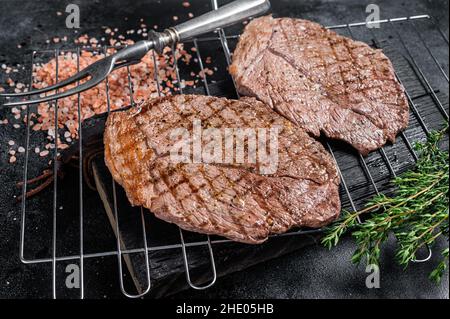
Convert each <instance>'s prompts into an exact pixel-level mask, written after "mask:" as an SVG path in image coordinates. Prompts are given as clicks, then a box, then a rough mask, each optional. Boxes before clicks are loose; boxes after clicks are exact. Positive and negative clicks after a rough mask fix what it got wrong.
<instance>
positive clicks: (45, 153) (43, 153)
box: [39, 150, 50, 157]
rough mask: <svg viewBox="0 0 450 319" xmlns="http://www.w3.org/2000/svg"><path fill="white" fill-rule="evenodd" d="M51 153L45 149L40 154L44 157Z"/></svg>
mask: <svg viewBox="0 0 450 319" xmlns="http://www.w3.org/2000/svg"><path fill="white" fill-rule="evenodd" d="M49 153H50V152H49V151H47V150H45V151H42V152H40V153H39V156H41V157H44V156H47V155H48V154H49Z"/></svg>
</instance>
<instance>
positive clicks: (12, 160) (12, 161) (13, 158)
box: [9, 155, 17, 163]
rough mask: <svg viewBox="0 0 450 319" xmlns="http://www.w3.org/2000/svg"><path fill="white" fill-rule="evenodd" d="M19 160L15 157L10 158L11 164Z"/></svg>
mask: <svg viewBox="0 0 450 319" xmlns="http://www.w3.org/2000/svg"><path fill="white" fill-rule="evenodd" d="M16 160H17V158H16V157H15V156H14V155H13V156H11V157H10V158H9V162H10V163H14V162H15V161H16Z"/></svg>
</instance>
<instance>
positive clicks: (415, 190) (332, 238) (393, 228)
mask: <svg viewBox="0 0 450 319" xmlns="http://www.w3.org/2000/svg"><path fill="white" fill-rule="evenodd" d="M445 134H448V123H447V124H446V126H445V128H444V129H442V130H441V131H437V132H432V133H431V134H430V135H429V137H428V139H427V141H426V142H424V143H418V144H417V145H416V149H417V151H418V152H419V154H420V158H419V160H418V162H417V163H416V166H415V168H414V169H412V170H410V171H407V172H405V173H403V174H402V175H401V176H398V177H396V178H395V179H394V180H393V181H392V183H393V185H394V186H395V191H394V194H393V195H391V196H388V195H385V194H380V195H377V196H375V197H373V198H372V199H371V200H370V201H369V202H368V203H367V205H366V206H365V208H364V209H362V210H360V211H357V212H349V211H344V212H343V213H342V215H341V217H340V218H339V219H338V220H337V221H336V222H334V223H333V224H331V225H330V226H329V227H327V228H326V230H325V236H324V237H323V238H322V243H323V244H324V245H325V247H327V248H329V249H331V248H332V247H334V246H336V245H337V244H338V243H339V240H340V238H341V237H342V236H343V235H344V234H346V233H351V235H352V237H353V238H354V239H355V242H356V246H357V248H356V250H355V252H354V254H353V256H352V262H353V263H356V264H359V263H361V262H362V261H365V262H366V263H367V264H378V263H379V260H380V252H381V247H382V244H383V243H384V242H385V241H386V240H387V239H388V237H389V236H390V235H391V234H392V235H394V236H395V238H396V239H397V249H396V254H395V257H396V260H397V262H398V263H399V264H400V265H402V266H404V267H405V268H406V267H407V266H408V264H409V263H410V262H411V261H413V260H415V258H416V254H417V251H418V250H419V249H420V248H422V247H426V246H428V247H430V246H432V245H433V244H434V243H435V241H436V239H437V238H439V237H441V236H445V238H447V240H448V236H449V218H448V215H449V157H448V151H444V150H441V149H440V148H439V144H440V141H441V140H442V138H443V136H444V135H445ZM367 213H369V216H368V218H367V219H365V220H364V221H363V222H362V223H359V222H358V220H359V219H360V217H361V216H362V215H363V214H367ZM448 255H449V249H448V247H447V248H445V249H444V250H443V251H442V252H441V262H440V263H439V264H438V266H437V267H436V269H434V270H433V271H432V272H431V274H430V279H431V280H433V281H435V282H440V280H441V278H442V275H443V274H444V273H445V271H446V270H447V268H448Z"/></svg>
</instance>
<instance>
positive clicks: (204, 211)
mask: <svg viewBox="0 0 450 319" xmlns="http://www.w3.org/2000/svg"><path fill="white" fill-rule="evenodd" d="M194 119H201V121H202V127H203V128H207V127H216V128H220V129H224V128H270V127H279V132H278V169H277V171H276V173H274V174H272V175H261V174H260V173H259V170H258V169H257V168H258V167H257V165H259V163H255V164H252V163H246V164H236V163H233V164H214V163H213V164H206V163H199V164H196V163H173V162H172V161H171V159H170V156H169V151H170V149H171V147H172V145H173V143H174V142H173V141H172V140H171V138H170V134H171V132H172V131H173V129H175V128H179V127H184V128H186V129H187V130H188V131H189V132H191V134H192V129H193V128H192V127H193V126H192V121H193V120H194ZM104 142H105V161H106V164H107V166H108V168H109V169H110V171H111V173H112V175H113V177H114V179H115V180H116V181H117V182H118V183H119V184H120V185H122V186H123V188H124V189H125V191H126V193H127V196H128V198H129V200H130V202H131V203H132V204H133V205H139V206H144V207H146V208H148V209H149V210H150V211H151V212H153V213H154V214H155V215H156V216H157V217H159V218H161V219H163V220H165V221H168V222H171V223H175V224H177V225H178V226H180V227H181V228H183V229H186V230H189V231H195V232H200V233H205V234H216V235H221V236H225V237H227V238H230V239H232V240H236V241H240V242H246V243H260V242H263V241H264V240H266V239H267V237H268V236H269V235H270V234H273V233H283V232H286V231H287V230H288V229H290V228H292V227H294V226H308V227H321V226H323V225H325V224H327V223H329V222H331V221H332V220H334V219H335V218H336V217H337V216H338V214H339V211H340V202H339V194H338V185H339V177H338V174H337V171H336V167H335V164H334V162H333V160H332V158H331V157H330V155H329V154H328V153H327V152H326V151H325V149H324V148H323V146H322V145H321V144H320V143H318V142H317V141H315V140H314V139H313V138H311V137H310V136H308V134H307V133H306V132H304V131H303V130H298V129H296V128H295V126H294V125H292V124H291V123H290V122H289V121H288V120H286V119H284V118H283V117H281V116H279V115H278V114H277V113H275V112H273V111H272V110H270V108H268V107H267V106H266V105H264V104H263V103H261V102H258V101H257V100H255V99H253V98H243V99H241V100H238V101H237V100H227V99H223V98H215V97H207V96H193V95H178V96H171V97H165V98H161V99H156V100H151V101H149V102H147V103H146V104H145V105H143V106H142V109H141V111H140V113H138V114H136V110H128V111H126V112H117V113H113V114H111V115H110V116H109V118H108V121H107V125H106V130H105V135H104ZM205 143H207V141H203V140H202V145H203V146H205ZM247 151H248V150H246V152H247ZM246 155H248V154H246Z"/></svg>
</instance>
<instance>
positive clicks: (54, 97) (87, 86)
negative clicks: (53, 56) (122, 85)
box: [3, 77, 104, 106]
mask: <svg viewBox="0 0 450 319" xmlns="http://www.w3.org/2000/svg"><path fill="white" fill-rule="evenodd" d="M103 80H104V78H103V77H92V79H90V80H89V81H87V82H85V83H83V84H80V85H78V86H76V87H74V88H71V89H69V90H67V91H64V92H61V93H57V94H52V95H49V96H45V97H42V98H38V99H34V100H27V101H16V102H8V103H5V104H3V106H18V105H27V104H38V103H43V102H48V101H52V100H57V99H61V98H64V97H67V96H70V95H74V94H78V93H81V92H83V91H86V90H89V89H90V88H92V87H94V86H96V85H97V84H99V83H100V82H102V81H103Z"/></svg>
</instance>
